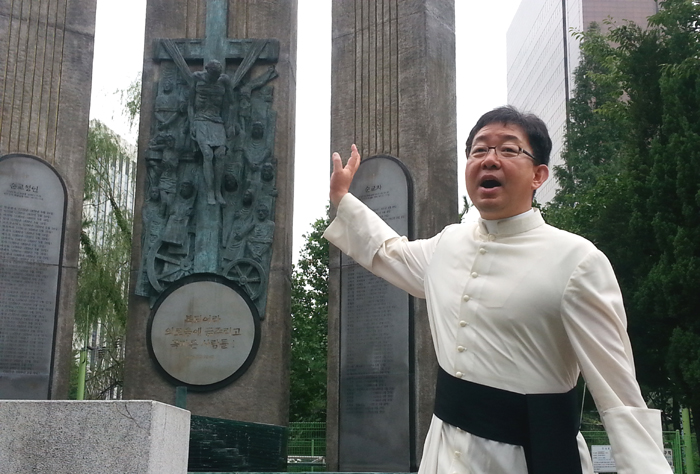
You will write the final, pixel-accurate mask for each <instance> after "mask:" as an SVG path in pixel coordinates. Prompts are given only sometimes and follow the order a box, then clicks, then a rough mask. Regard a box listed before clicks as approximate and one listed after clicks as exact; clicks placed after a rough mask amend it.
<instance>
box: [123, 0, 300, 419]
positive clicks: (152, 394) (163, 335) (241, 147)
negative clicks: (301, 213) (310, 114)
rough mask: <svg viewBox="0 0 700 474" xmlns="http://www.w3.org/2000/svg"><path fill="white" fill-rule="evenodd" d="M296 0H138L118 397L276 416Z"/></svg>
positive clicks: (285, 298) (284, 390)
mask: <svg viewBox="0 0 700 474" xmlns="http://www.w3.org/2000/svg"><path fill="white" fill-rule="evenodd" d="M295 35H296V2H295V1H289V0H276V1H273V2H269V1H243V0H207V1H205V2H196V3H193V2H188V1H186V0H175V1H173V0H149V1H148V3H147V15H146V47H145V53H144V74H143V94H142V104H143V105H142V109H141V122H140V133H139V154H138V179H137V191H136V206H135V209H136V212H135V222H136V224H135V226H134V246H133V252H132V273H131V275H132V278H131V287H132V294H131V298H130V307H129V319H128V323H127V342H126V351H127V352H126V363H125V373H126V375H125V392H124V393H125V397H126V398H131V399H153V400H158V401H162V402H165V403H174V402H175V393H176V388H177V387H186V389H187V392H188V396H187V408H188V409H189V410H191V411H192V413H193V414H194V415H201V416H207V417H216V418H225V419H229V420H238V421H243V422H257V423H269V424H276V425H286V424H287V412H288V389H289V380H288V377H289V375H288V365H289V364H288V359H289V339H290V334H289V326H290V321H289V311H290V274H291V245H290V244H291V222H292V221H291V218H292V198H293V194H292V176H293V165H294V160H293V148H294V147H293V142H294V140H293V137H294V127H293V119H294V86H295V83H294V80H295V79H294V77H295V67H296V61H295V47H296V41H295Z"/></svg>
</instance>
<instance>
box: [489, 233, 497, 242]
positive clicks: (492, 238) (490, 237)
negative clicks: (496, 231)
mask: <svg viewBox="0 0 700 474" xmlns="http://www.w3.org/2000/svg"><path fill="white" fill-rule="evenodd" d="M494 240H496V236H495V235H493V234H489V242H493V241H494Z"/></svg>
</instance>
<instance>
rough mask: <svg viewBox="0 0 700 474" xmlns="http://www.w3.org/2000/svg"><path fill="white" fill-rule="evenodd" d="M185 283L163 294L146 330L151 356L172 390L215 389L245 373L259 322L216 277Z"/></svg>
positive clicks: (249, 305) (240, 296) (252, 309)
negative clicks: (182, 387)
mask: <svg viewBox="0 0 700 474" xmlns="http://www.w3.org/2000/svg"><path fill="white" fill-rule="evenodd" d="M206 278H207V277H191V278H189V279H186V280H184V281H183V284H180V285H177V286H176V287H175V288H174V289H172V290H170V289H169V290H168V291H167V292H166V293H165V294H164V295H163V298H161V300H160V301H159V302H158V303H157V304H156V306H155V307H154V309H153V313H152V318H151V321H150V324H149V335H148V339H149V345H150V350H151V355H152V356H153V357H154V358H155V360H156V361H157V363H158V365H159V366H160V368H161V369H162V370H163V371H164V372H165V374H167V377H169V378H171V382H173V383H174V384H182V385H186V386H188V387H189V388H191V389H195V390H196V389H201V390H208V389H215V388H219V387H221V386H223V385H226V384H228V383H230V382H233V381H234V380H235V379H236V378H238V377H239V376H240V375H242V374H243V372H245V370H246V369H247V368H248V366H249V365H250V364H251V363H252V361H253V358H254V357H255V353H256V351H257V348H258V344H259V342H260V322H259V318H258V315H257V312H256V310H255V306H254V304H253V303H252V302H251V301H250V300H249V298H247V295H245V294H244V292H243V290H242V289H240V288H235V284H232V283H230V282H227V281H225V280H224V279H223V278H220V277H213V276H212V277H210V278H209V279H206Z"/></svg>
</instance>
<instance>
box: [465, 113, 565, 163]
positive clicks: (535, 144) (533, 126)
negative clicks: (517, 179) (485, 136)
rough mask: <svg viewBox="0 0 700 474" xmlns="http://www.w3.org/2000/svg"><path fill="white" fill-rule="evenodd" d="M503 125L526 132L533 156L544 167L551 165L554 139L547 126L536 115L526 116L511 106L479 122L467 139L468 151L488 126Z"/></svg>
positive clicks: (482, 118)
mask: <svg viewBox="0 0 700 474" xmlns="http://www.w3.org/2000/svg"><path fill="white" fill-rule="evenodd" d="M492 123H502V124H504V125H517V126H519V127H520V128H522V129H523V130H524V131H525V134H526V135H527V139H528V141H529V142H530V145H531V146H532V154H533V155H535V159H536V160H537V161H538V162H539V164H542V165H549V154H550V153H551V152H552V139H551V138H549V132H548V131H547V125H545V123H544V122H543V121H542V119H540V118H539V117H538V116H536V115H534V114H525V113H522V112H520V111H519V110H518V109H516V108H515V107H512V106H510V105H507V106H504V107H498V108H496V109H493V110H492V111H490V112H486V113H485V114H484V115H482V116H481V118H479V120H477V122H476V125H474V128H472V130H471V132H469V138H467V150H468V149H469V147H470V146H471V145H472V142H473V141H474V137H475V136H476V134H477V133H478V132H479V130H481V129H482V128H484V127H485V126H486V125H489V124H492Z"/></svg>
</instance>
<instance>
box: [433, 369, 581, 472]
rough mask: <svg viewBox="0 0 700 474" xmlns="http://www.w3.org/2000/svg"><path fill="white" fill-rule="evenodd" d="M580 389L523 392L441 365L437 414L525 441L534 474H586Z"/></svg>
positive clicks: (496, 436)
mask: <svg viewBox="0 0 700 474" xmlns="http://www.w3.org/2000/svg"><path fill="white" fill-rule="evenodd" d="M577 399H578V397H577V396H576V389H575V388H573V389H571V390H570V391H568V392H567V393H551V394H550V393H544V394H532V395H523V394H520V393H514V392H509V391H507V390H500V389H498V388H493V387H488V386H486V385H480V384H478V383H474V382H469V381H467V380H462V379H458V378H456V377H453V376H451V375H450V374H448V373H447V372H445V371H444V370H443V368H442V367H440V368H439V370H438V378H437V386H436V389H435V411H434V413H435V416H437V417H438V418H440V419H441V420H442V421H444V422H445V423H449V424H450V425H452V426H456V427H458V428H460V429H462V430H464V431H467V432H469V433H471V434H473V435H475V436H479V437H481V438H486V439H490V440H493V441H500V442H502V443H508V444H515V445H518V446H522V447H523V448H524V451H525V460H526V461H527V470H528V473H529V474H563V473H566V474H582V470H581V458H580V456H579V452H578V444H577V442H576V435H577V434H578V430H579V420H578V418H577V417H576V408H577Z"/></svg>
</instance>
